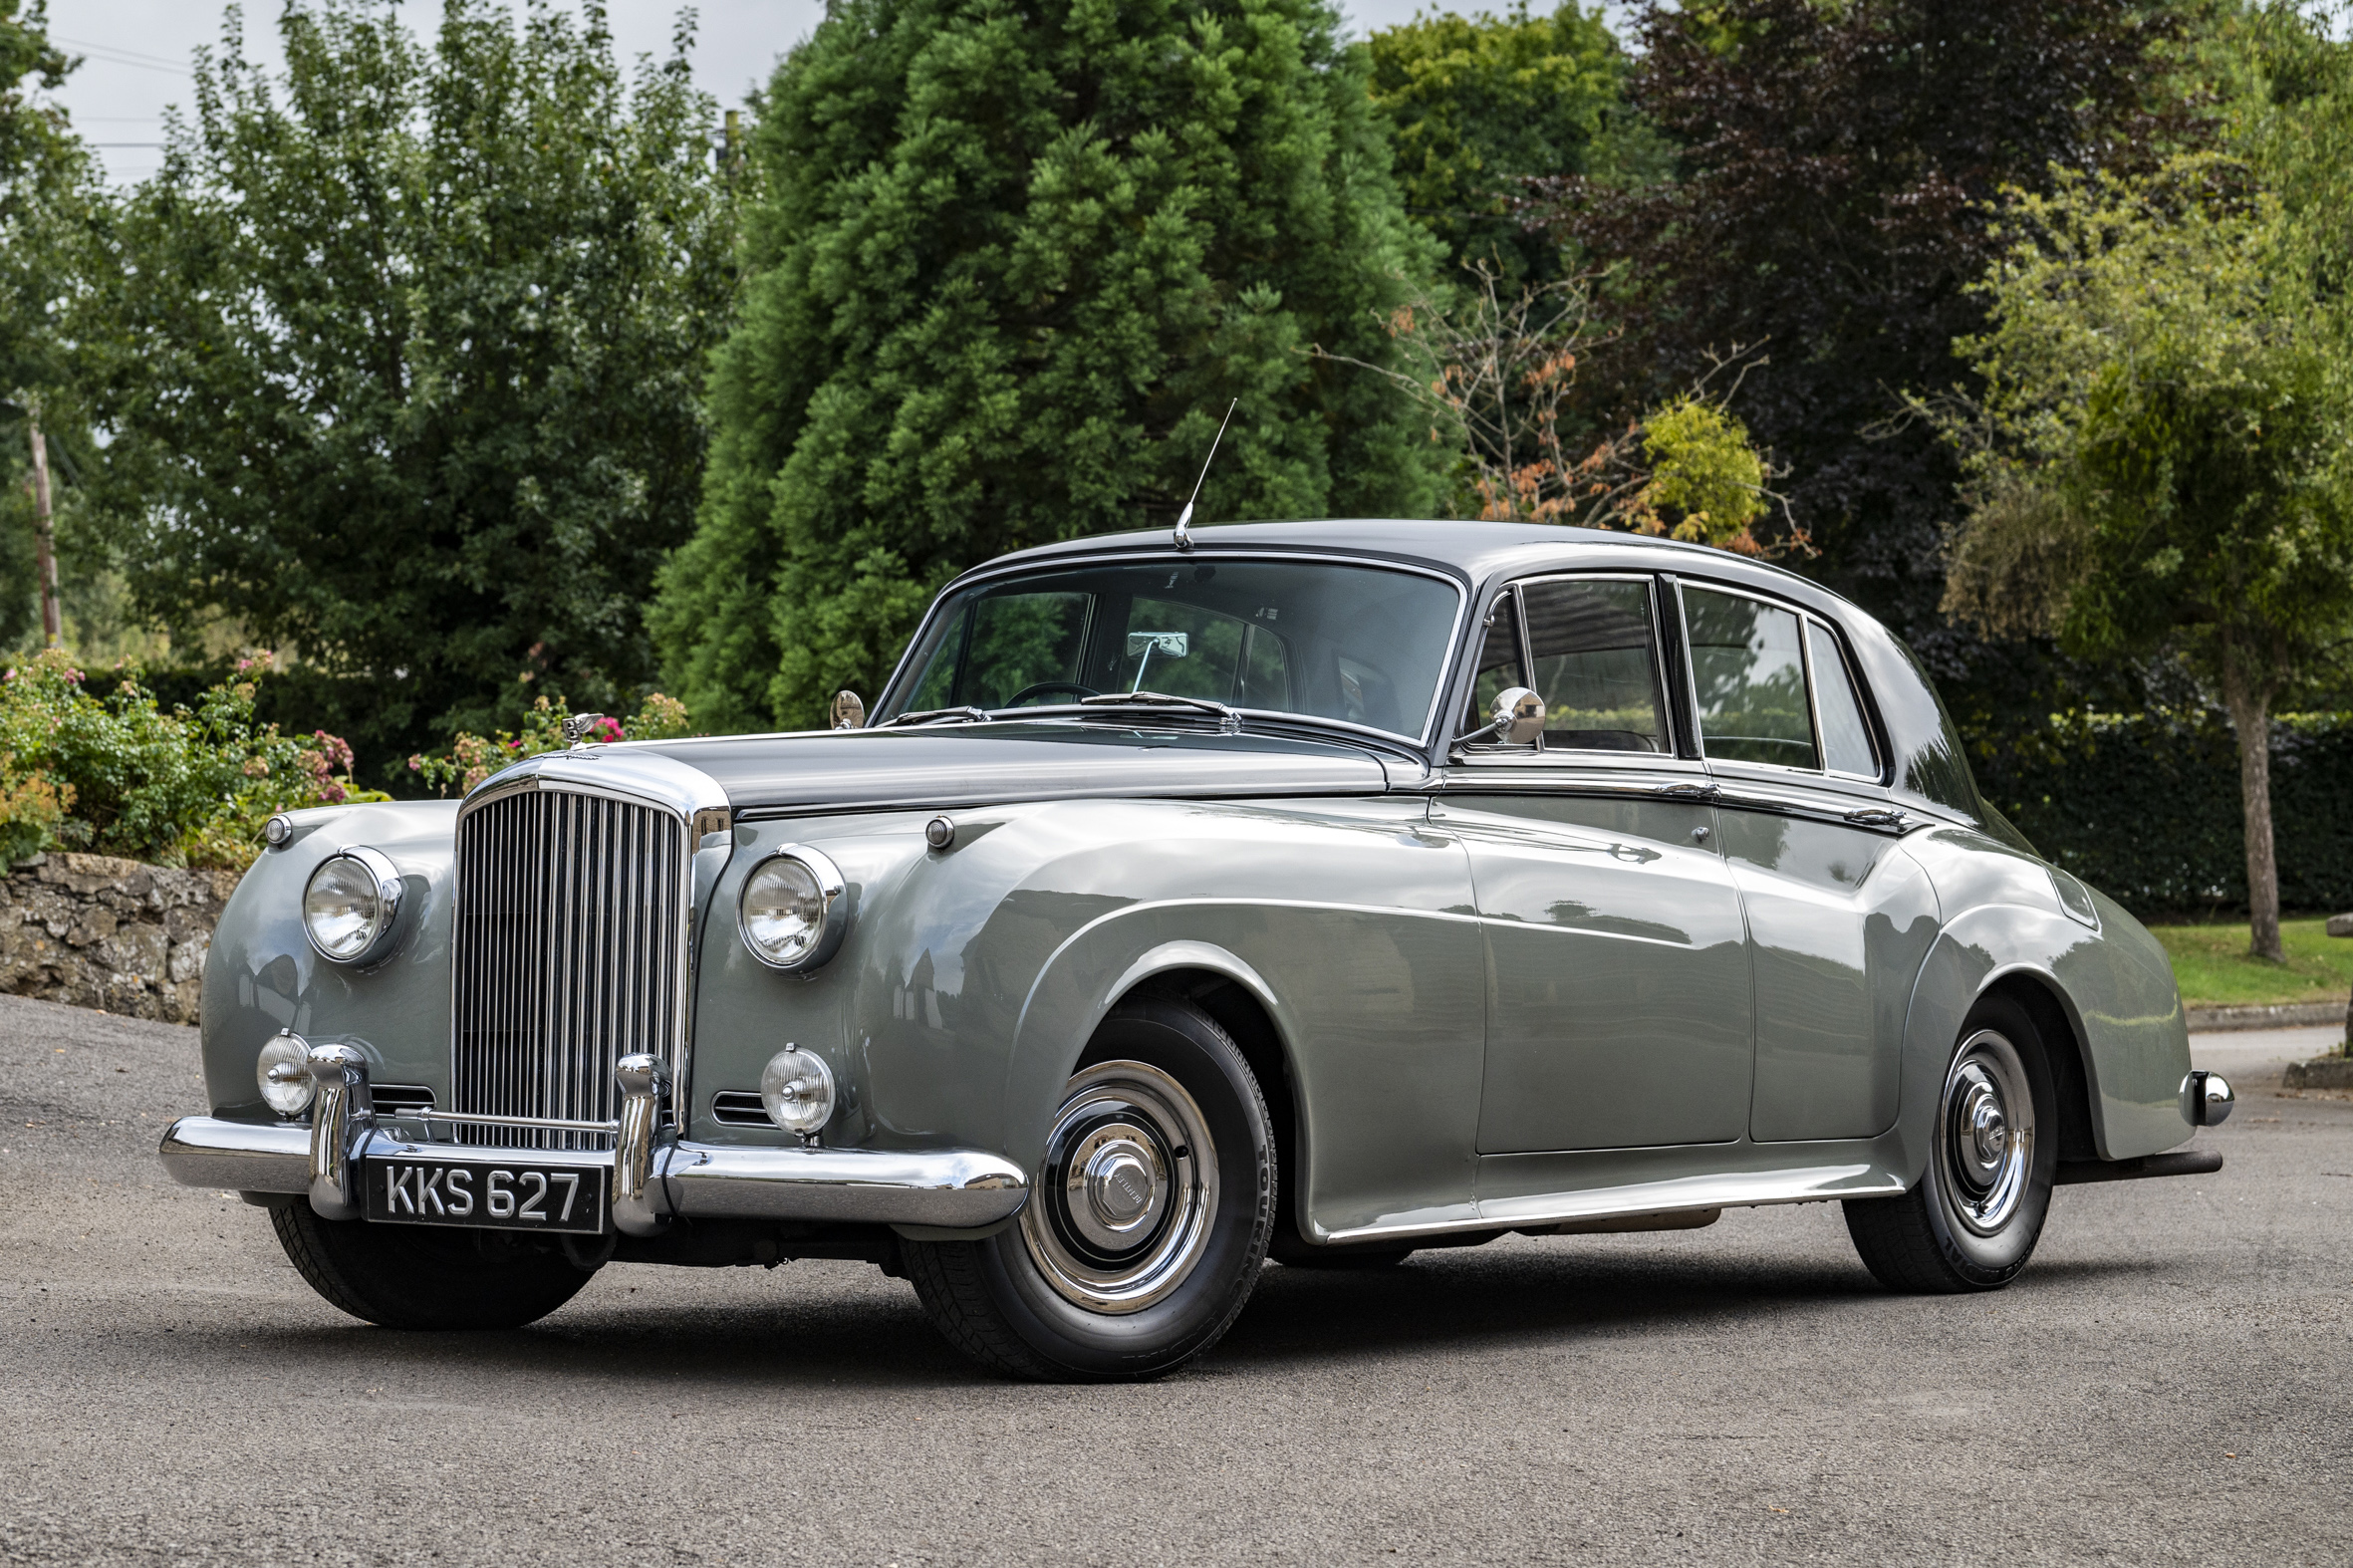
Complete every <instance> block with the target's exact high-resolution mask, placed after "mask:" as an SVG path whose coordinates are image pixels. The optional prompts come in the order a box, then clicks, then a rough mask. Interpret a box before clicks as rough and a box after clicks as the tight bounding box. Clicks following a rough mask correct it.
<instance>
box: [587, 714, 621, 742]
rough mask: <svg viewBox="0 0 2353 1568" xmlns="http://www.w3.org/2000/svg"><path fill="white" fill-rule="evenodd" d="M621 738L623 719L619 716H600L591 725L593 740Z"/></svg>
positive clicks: (590, 737)
mask: <svg viewBox="0 0 2353 1568" xmlns="http://www.w3.org/2000/svg"><path fill="white" fill-rule="evenodd" d="M620 738H621V720H619V719H617V718H600V719H598V720H597V721H596V723H594V724H592V725H590V726H589V739H591V740H598V741H615V740H619V739H620Z"/></svg>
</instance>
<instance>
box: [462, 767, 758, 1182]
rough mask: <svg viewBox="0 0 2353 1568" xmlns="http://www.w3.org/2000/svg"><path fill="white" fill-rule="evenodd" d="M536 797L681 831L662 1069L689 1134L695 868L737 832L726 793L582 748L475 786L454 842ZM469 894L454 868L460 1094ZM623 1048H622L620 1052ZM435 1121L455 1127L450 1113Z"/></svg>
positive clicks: (686, 776) (691, 775)
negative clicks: (484, 812)
mask: <svg viewBox="0 0 2353 1568" xmlns="http://www.w3.org/2000/svg"><path fill="white" fill-rule="evenodd" d="M533 791H542V792H557V793H564V794H572V795H581V796H589V797H593V798H600V799H604V800H609V801H614V802H618V803H620V804H624V805H632V806H640V807H648V808H651V809H653V810H654V811H656V812H659V813H661V814H662V815H664V816H667V817H669V818H670V819H672V820H673V821H674V822H676V824H677V825H678V827H679V829H680V830H681V834H682V837H683V839H684V844H683V849H684V851H685V853H683V854H682V855H680V856H679V857H678V883H677V887H676V890H675V891H676V894H677V899H678V908H679V910H680V912H681V917H682V928H681V929H680V930H678V931H677V932H675V933H674V936H675V941H674V943H673V944H672V945H671V947H670V952H671V953H672V955H673V956H672V958H671V960H670V962H671V964H672V967H671V969H670V973H669V975H668V978H669V980H670V981H671V985H672V995H673V996H674V998H675V1000H674V1002H673V1004H672V1006H671V1008H670V1010H669V1014H668V1024H669V1029H668V1033H669V1052H668V1055H669V1058H670V1059H669V1060H668V1061H666V1062H664V1063H663V1064H662V1066H663V1067H664V1068H665V1069H666V1076H667V1079H668V1082H669V1083H670V1084H671V1085H673V1086H674V1087H675V1095H674V1099H673V1100H672V1110H671V1115H672V1117H673V1118H674V1119H675V1121H676V1123H677V1124H678V1125H680V1126H682V1125H683V1123H684V1116H683V1114H682V1111H681V1110H680V1109H677V1108H682V1107H683V1106H684V1105H685V1104H686V1103H687V1100H686V1095H687V1084H688V1072H689V1069H690V1067H691V1065H692V1059H693V1039H694V1036H693V1023H694V1016H693V1015H694V975H695V972H696V969H697V962H696V952H695V946H696V943H695V940H694V932H695V929H696V927H697V925H698V924H699V922H700V918H701V915H702V910H701V908H700V906H699V905H698V904H697V902H696V900H695V897H694V889H695V883H696V881H697V877H696V862H697V861H698V860H699V859H700V857H701V853H702V852H703V849H704V845H705V843H706V841H707V840H708V839H709V837H710V836H711V835H713V834H727V833H728V832H729V830H730V829H731V828H732V826H733V815H732V812H731V810H730V808H729V805H728V801H727V795H726V791H725V790H723V789H722V788H720V786H719V783H718V781H717V780H716V779H713V778H712V777H710V775H708V774H706V773H703V772H702V771H700V770H699V769H696V768H692V767H688V766H687V765H686V764H684V763H682V762H677V761H673V760H672V759H670V758H668V757H664V756H660V755H657V754H654V753H650V752H637V751H622V750H617V749H611V748H607V747H603V746H586V745H583V746H575V747H573V748H572V749H571V750H568V751H560V752H546V753H543V754H541V755H539V756H536V757H530V758H526V759H525V760H524V761H522V762H518V763H516V764H515V765H514V766H512V767H509V768H506V769H503V770H502V771H500V772H498V773H496V774H493V775H492V776H491V777H489V778H487V779H485V780H483V781H482V782H481V783H480V784H478V785H476V786H475V787H474V789H473V792H472V793H470V794H469V795H467V796H466V798H465V800H464V802H463V803H462V804H461V805H460V806H459V807H458V810H457V822H456V825H455V830H454V832H453V834H452V837H453V839H455V840H457V841H460V842H462V839H463V835H464V828H465V824H466V821H467V819H468V818H470V817H471V816H473V815H474V814H475V813H476V812H479V811H480V810H481V809H482V808H483V807H485V806H489V805H492V804H495V803H497V802H499V801H503V800H509V799H512V798H513V797H515V796H517V795H521V794H527V793H530V792H533ZM713 848H717V849H721V850H724V851H729V852H731V851H732V848H733V841H732V839H728V840H725V841H723V843H722V844H721V845H719V846H713ZM461 859H462V857H461ZM464 888H465V878H464V876H463V868H462V865H460V866H459V867H456V868H453V871H452V875H451V881H450V922H449V930H450V959H451V969H452V977H453V983H452V984H451V986H450V1000H449V1044H450V1052H451V1064H450V1065H451V1072H452V1078H453V1084H452V1087H453V1089H455V1087H456V1086H455V1083H454V1078H455V1074H456V1071H457V1062H456V1050H457V1038H458V1024H459V1015H458V1007H459V990H460V987H459V985H458V984H457V983H454V981H455V979H456V977H457V976H458V975H459V974H460V972H461V971H462V969H463V966H464V964H465V962H466V955H465V953H464V952H463V951H462V949H461V933H462V931H463V929H464V925H463V909H462V901H463V899H464ZM623 1044H624V1042H616V1046H617V1047H619V1046H621V1045H623ZM618 1054H620V1055H625V1056H626V1055H628V1054H630V1053H629V1052H628V1051H627V1050H626V1049H622V1050H619V1052H618ZM435 1120H439V1121H451V1120H453V1119H452V1118H450V1117H449V1115H448V1113H446V1112H444V1113H442V1114H441V1116H439V1117H437V1118H435ZM469 1120H471V1118H470V1117H469ZM496 1121H497V1122H498V1123H499V1124H500V1125H508V1126H513V1125H518V1123H520V1124H521V1125H527V1126H532V1127H539V1128H544V1129H545V1130H547V1131H548V1132H551V1133H557V1132H563V1133H577V1132H581V1131H586V1129H576V1128H573V1127H570V1126H567V1125H566V1121H565V1119H536V1118H532V1119H508V1118H497V1119H496ZM596 1131H597V1132H598V1133H603V1132H604V1128H603V1127H602V1125H600V1126H598V1127H597V1129H596ZM551 1142H555V1141H551Z"/></svg>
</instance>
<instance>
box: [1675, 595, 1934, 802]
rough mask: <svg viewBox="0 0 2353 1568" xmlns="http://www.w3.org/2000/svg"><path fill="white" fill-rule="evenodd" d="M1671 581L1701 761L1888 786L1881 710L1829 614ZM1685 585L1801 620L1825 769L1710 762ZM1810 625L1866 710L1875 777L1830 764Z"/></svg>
mask: <svg viewBox="0 0 2353 1568" xmlns="http://www.w3.org/2000/svg"><path fill="white" fill-rule="evenodd" d="M1668 581H1669V586H1670V587H1671V588H1673V589H1674V591H1675V615H1676V621H1677V627H1678V630H1679V631H1680V632H1681V633H1682V634H1683V636H1682V639H1681V641H1682V644H1683V666H1684V689H1685V691H1686V692H1687V693H1690V695H1689V696H1688V697H1687V704H1688V706H1689V708H1690V714H1689V716H1690V719H1691V724H1692V743H1693V745H1694V746H1695V747H1696V748H1697V749H1698V750H1699V756H1700V757H1701V759H1702V760H1705V761H1706V762H1707V763H1708V766H1710V767H1734V768H1755V769H1758V770H1760V771H1762V772H1764V773H1767V774H1785V775H1787V776H1788V777H1791V778H1800V779H1819V778H1829V779H1847V780H1851V781H1853V782H1855V783H1859V784H1884V783H1886V782H1887V770H1888V765H1887V748H1886V747H1885V746H1884V745H1882V744H1881V741H1880V721H1879V711H1878V708H1877V706H1876V704H1874V703H1873V701H1872V699H1871V688H1870V686H1868V685H1866V684H1865V683H1864V681H1863V676H1862V672H1861V671H1860V670H1858V669H1857V668H1856V667H1855V665H1854V661H1853V660H1852V659H1850V658H1848V657H1847V653H1846V638H1845V637H1844V635H1842V634H1841V633H1840V632H1839V630H1838V627H1837V625H1836V624H1835V623H1833V622H1832V621H1830V620H1829V618H1827V617H1825V616H1821V615H1817V614H1816V613H1815V612H1813V611H1811V610H1808V609H1806V608H1805V607H1804V606H1802V605H1793V604H1791V603H1789V602H1788V601H1787V600H1785V599H1777V598H1775V597H1774V596H1773V595H1771V594H1765V593H1759V592H1758V591H1757V590H1755V589H1753V588H1749V587H1747V586H1746V585H1742V586H1740V587H1736V588H1735V587H1733V586H1731V585H1730V584H1726V583H1714V582H1709V581H1707V580H1705V579H1696V578H1685V577H1682V576H1676V577H1673V578H1671V579H1669V580H1668ZM1687 586H1688V587H1691V588H1696V589H1699V591H1700V592H1702V593H1709V594H1721V595H1723V596H1724V597H1725V598H1727V599H1753V600H1755V601H1756V602H1757V603H1758V604H1760V605H1770V606H1771V607H1772V608H1773V609H1775V610H1782V611H1786V612H1788V613H1789V614H1791V615H1793V616H1795V617H1797V621H1798V629H1797V646H1798V653H1799V655H1800V657H1801V658H1802V659H1803V661H1804V669H1805V677H1806V715H1807V721H1808V722H1809V723H1810V724H1811V725H1812V726H1813V731H1814V755H1815V757H1817V758H1819V759H1821V761H1822V763H1823V765H1822V766H1819V767H1811V768H1793V767H1790V766H1789V765H1788V764H1786V763H1781V762H1746V761H1734V760H1731V759H1729V758H1709V757H1708V756H1707V736H1706V734H1705V733H1704V732H1703V731H1702V730H1701V729H1700V727H1699V695H1698V693H1699V677H1698V675H1697V674H1696V673H1695V672H1694V670H1693V668H1692V637H1691V616H1690V615H1689V613H1688V612H1687V611H1686V609H1685V606H1684V602H1683V596H1684V589H1685V588H1686V587H1687ZM1809 625H1812V626H1819V627H1821V628H1823V629H1824V630H1825V631H1827V632H1828V633H1829V634H1830V641H1831V643H1832V645H1833V646H1834V647H1836V648H1837V649H1838V651H1839V658H1840V660H1841V662H1843V663H1844V664H1845V665H1846V673H1847V679H1848V680H1849V681H1850V682H1852V683H1853V685H1854V688H1855V700H1856V701H1857V702H1858V703H1860V704H1861V706H1862V709H1863V732H1864V734H1865V735H1866V736H1867V737H1868V738H1869V739H1870V742H1871V754H1872V756H1873V757H1874V758H1875V759H1876V760H1877V761H1878V763H1879V771H1878V772H1877V773H1872V774H1865V773H1843V772H1838V771H1835V770H1833V769H1831V768H1830V767H1829V766H1828V759H1829V753H1828V751H1827V749H1826V748H1825V747H1824V746H1823V744H1822V699H1821V695H1820V692H1819V689H1818V688H1817V686H1816V685H1815V681H1814V651H1813V648H1812V643H1813V639H1811V638H1809V637H1807V636H1806V628H1807V627H1808V626H1809Z"/></svg>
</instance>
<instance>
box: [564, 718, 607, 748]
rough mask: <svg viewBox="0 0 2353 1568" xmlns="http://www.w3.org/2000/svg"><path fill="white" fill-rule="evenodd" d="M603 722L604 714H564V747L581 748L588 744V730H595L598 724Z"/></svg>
mask: <svg viewBox="0 0 2353 1568" xmlns="http://www.w3.org/2000/svg"><path fill="white" fill-rule="evenodd" d="M603 722H605V715H604V714H602V713H567V714H565V715H564V744H565V745H567V746H583V745H586V744H587V743H588V733H589V731H590V730H592V729H595V728H596V727H597V726H598V725H599V724H602V723H603Z"/></svg>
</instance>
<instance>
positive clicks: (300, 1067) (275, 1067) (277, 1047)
mask: <svg viewBox="0 0 2353 1568" xmlns="http://www.w3.org/2000/svg"><path fill="white" fill-rule="evenodd" d="M253 1076H254V1079H255V1081H256V1082H258V1083H259V1084H260V1085H261V1097H262V1100H263V1102H264V1103H265V1104H267V1105H268V1106H269V1108H270V1109H271V1110H273V1111H275V1112H277V1113H278V1114H279V1115H280V1116H300V1115H302V1114H303V1113H304V1112H305V1111H308V1110H309V1109H310V1108H311V1096H312V1095H313V1094H315V1093H317V1092H318V1085H317V1083H316V1082H314V1081H313V1079H312V1078H311V1047H310V1044H309V1042H307V1041H306V1040H304V1039H303V1037H302V1036H301V1035H299V1034H294V1033H292V1032H288V1033H285V1034H280V1035H276V1036H274V1037H273V1038H272V1039H271V1040H270V1043H269V1044H267V1045H265V1046H263V1047H262V1048H261V1057H260V1059H259V1060H258V1061H256V1062H255V1063H254V1064H253Z"/></svg>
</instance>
